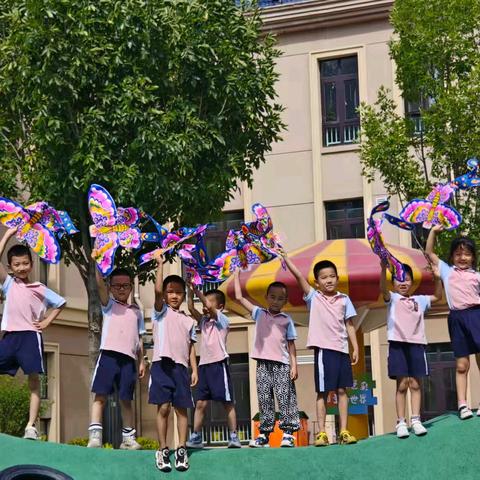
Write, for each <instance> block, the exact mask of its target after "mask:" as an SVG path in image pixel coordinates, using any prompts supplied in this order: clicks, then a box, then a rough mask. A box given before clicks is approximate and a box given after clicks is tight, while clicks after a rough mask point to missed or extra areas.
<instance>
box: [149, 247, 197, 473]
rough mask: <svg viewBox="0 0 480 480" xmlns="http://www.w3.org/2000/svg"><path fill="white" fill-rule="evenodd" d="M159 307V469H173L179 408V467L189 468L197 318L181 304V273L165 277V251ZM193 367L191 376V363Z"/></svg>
mask: <svg viewBox="0 0 480 480" xmlns="http://www.w3.org/2000/svg"><path fill="white" fill-rule="evenodd" d="M155 260H156V261H157V274H156V279H155V306H154V311H153V316H152V320H153V342H154V343H153V358H152V367H151V369H150V388H149V400H148V401H149V403H153V404H154V405H157V429H158V440H159V443H160V449H159V450H157V452H156V453H155V462H156V466H157V468H158V469H159V470H160V471H162V472H169V471H170V470H171V469H172V466H171V463H170V450H169V448H168V445H167V429H168V416H169V414H170V409H171V406H172V405H173V408H174V409H175V414H176V416H177V428H178V443H179V445H178V447H177V449H176V450H175V468H176V469H177V470H179V471H185V470H188V468H189V463H188V455H187V449H186V448H185V447H186V442H187V434H188V416H187V409H188V408H193V399H192V392H191V387H193V386H195V385H196V384H197V382H198V371H197V357H196V355H195V348H194V343H195V342H196V338H197V337H196V332H195V321H194V320H193V318H191V317H189V316H188V315H186V314H185V313H184V312H183V311H182V310H180V307H181V305H182V303H183V301H184V299H185V281H184V280H183V278H182V277H179V276H178V275H169V276H168V277H167V278H165V280H164V279H163V254H162V252H161V251H159V252H158V253H157V255H156V257H155ZM189 364H190V367H191V368H192V374H191V376H190V375H189V373H188V366H189Z"/></svg>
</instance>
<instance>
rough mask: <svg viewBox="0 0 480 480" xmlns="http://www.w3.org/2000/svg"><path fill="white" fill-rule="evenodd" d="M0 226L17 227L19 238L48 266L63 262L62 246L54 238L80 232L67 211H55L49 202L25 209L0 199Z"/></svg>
mask: <svg viewBox="0 0 480 480" xmlns="http://www.w3.org/2000/svg"><path fill="white" fill-rule="evenodd" d="M0 223H2V224H3V225H5V226H6V227H8V228H16V229H17V233H16V237H17V239H18V240H19V241H23V242H25V243H27V245H28V246H29V247H30V248H31V249H32V250H33V251H34V252H35V253H36V254H38V256H39V257H40V258H41V259H42V260H43V261H44V262H47V263H58V262H59V261H60V253H61V252H60V246H59V244H58V241H57V239H56V237H55V235H57V236H58V238H61V237H62V236H63V235H64V234H68V235H71V234H74V233H77V232H78V230H77V229H76V228H75V226H74V225H73V223H72V221H71V219H70V217H69V215H68V214H67V213H66V212H63V211H60V210H55V209H54V208H52V207H50V205H48V203H46V202H36V203H33V204H32V205H29V206H27V207H25V208H23V207H22V206H21V205H20V204H19V203H17V202H15V201H13V200H10V199H8V198H4V197H0Z"/></svg>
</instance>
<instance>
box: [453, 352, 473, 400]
mask: <svg viewBox="0 0 480 480" xmlns="http://www.w3.org/2000/svg"><path fill="white" fill-rule="evenodd" d="M456 367H457V369H456V374H455V383H456V384H457V401H458V406H459V407H460V406H461V405H466V404H467V384H468V371H469V370H470V358H469V357H459V358H457V365H456Z"/></svg>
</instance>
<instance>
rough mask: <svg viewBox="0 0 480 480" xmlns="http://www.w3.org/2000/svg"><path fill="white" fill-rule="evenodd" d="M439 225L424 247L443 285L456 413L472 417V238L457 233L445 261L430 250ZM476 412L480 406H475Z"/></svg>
mask: <svg viewBox="0 0 480 480" xmlns="http://www.w3.org/2000/svg"><path fill="white" fill-rule="evenodd" d="M442 230H443V227H441V226H439V225H436V226H434V227H433V228H432V229H431V230H430V234H429V235H428V240H427V246H426V248H425V250H426V252H427V254H428V256H429V257H430V260H431V262H432V263H433V265H434V266H435V268H439V269H440V277H441V279H442V282H443V287H444V288H445V295H446V297H447V302H448V306H449V308H450V314H449V315H448V331H449V333H450V339H451V342H452V347H453V354H454V355H455V359H456V367H457V371H456V375H455V381H456V385H457V401H458V416H459V417H460V419H461V420H466V419H468V418H472V416H473V413H472V410H471V409H470V408H469V407H468V405H467V386H468V371H469V370H470V355H471V354H475V358H476V361H477V365H478V366H479V368H480V355H479V354H480V274H479V273H478V272H477V270H476V268H477V250H476V246H475V242H474V241H473V240H471V239H470V238H467V237H457V238H455V239H453V241H452V243H451V245H450V257H449V264H450V265H449V264H447V263H445V262H444V261H442V260H440V259H439V258H438V256H437V255H435V253H434V252H433V249H434V245H435V238H436V236H437V234H438V233H440V232H441V231H442ZM477 416H480V408H479V409H478V410H477Z"/></svg>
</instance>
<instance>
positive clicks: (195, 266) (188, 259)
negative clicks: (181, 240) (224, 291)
mask: <svg viewBox="0 0 480 480" xmlns="http://www.w3.org/2000/svg"><path fill="white" fill-rule="evenodd" d="M177 254H178V256H179V257H180V258H181V260H182V262H183V264H184V265H185V270H186V273H187V277H188V278H190V279H191V281H192V283H193V284H194V285H196V286H200V285H203V282H205V281H206V282H218V274H217V271H218V270H219V267H218V266H216V265H214V264H211V263H209V262H208V258H207V256H206V250H205V245H204V243H203V241H202V239H201V238H199V239H198V240H197V243H196V244H191V243H187V244H185V245H182V247H181V248H180V249H179V250H178V252H177Z"/></svg>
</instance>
